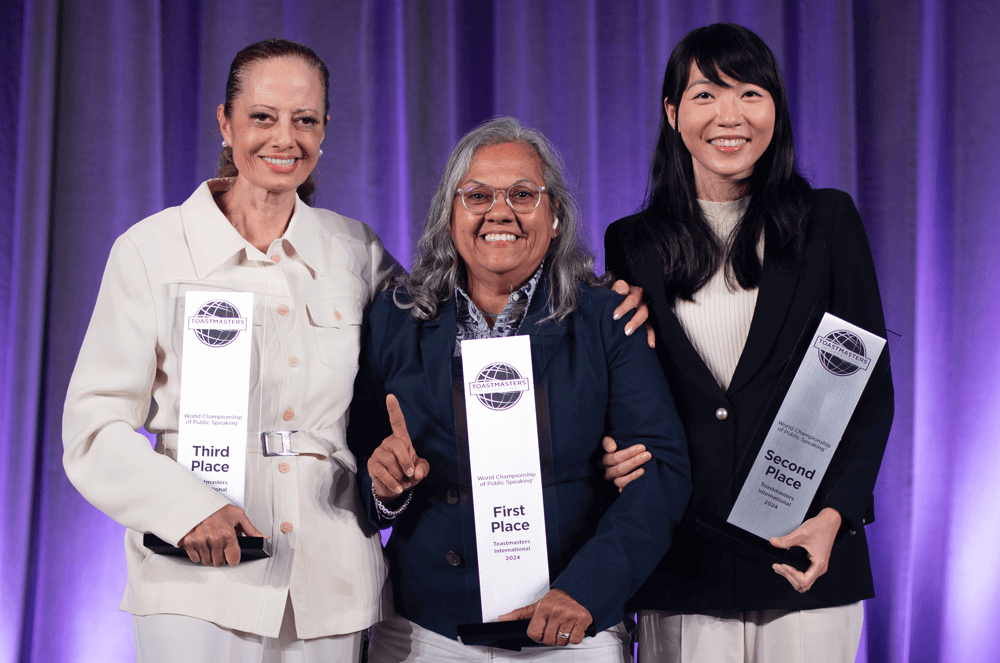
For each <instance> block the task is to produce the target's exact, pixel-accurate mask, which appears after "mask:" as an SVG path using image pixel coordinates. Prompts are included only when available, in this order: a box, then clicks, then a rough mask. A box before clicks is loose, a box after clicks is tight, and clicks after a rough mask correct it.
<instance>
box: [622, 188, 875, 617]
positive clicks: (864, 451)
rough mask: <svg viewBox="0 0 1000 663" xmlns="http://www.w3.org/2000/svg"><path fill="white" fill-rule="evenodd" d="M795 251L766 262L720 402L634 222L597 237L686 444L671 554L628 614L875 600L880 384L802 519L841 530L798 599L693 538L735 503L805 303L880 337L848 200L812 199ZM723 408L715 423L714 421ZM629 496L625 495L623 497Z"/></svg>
mask: <svg viewBox="0 0 1000 663" xmlns="http://www.w3.org/2000/svg"><path fill="white" fill-rule="evenodd" d="M813 196H814V198H813V205H812V210H811V212H810V215H809V219H808V224H807V226H806V240H805V244H804V247H803V250H802V252H801V254H800V255H799V256H798V257H797V259H796V260H795V261H794V263H793V264H791V265H788V266H784V267H777V266H775V265H772V264H770V263H769V262H768V261H766V260H765V263H764V265H763V273H762V276H761V282H760V292H759V293H758V298H757V305H756V308H755V310H754V315H753V321H752V323H751V326H750V332H749V335H748V337H747V341H746V345H745V346H744V349H743V354H742V355H741V356H740V360H739V362H738V364H737V366H736V371H735V373H734V374H733V379H732V382H731V384H730V385H729V388H728V389H727V390H726V391H725V392H723V391H722V389H721V388H720V387H719V385H718V384H717V383H716V382H715V379H714V378H713V377H712V375H711V373H710V372H709V370H708V367H707V366H706V365H705V363H704V362H703V361H702V360H701V358H700V357H699V356H698V353H697V352H696V351H695V349H694V347H693V346H692V345H691V343H690V341H689V340H688V338H687V336H686V335H685V333H684V330H683V329H682V327H681V325H680V322H679V321H678V320H677V317H676V316H675V315H674V313H673V302H672V301H671V300H668V298H667V295H666V291H665V288H664V283H663V276H662V274H663V270H662V263H661V260H660V258H659V256H658V254H657V252H656V250H655V249H653V248H652V247H649V246H642V245H638V244H639V243H640V242H639V241H638V240H637V239H635V237H636V233H635V228H636V223H637V221H638V216H631V217H627V218H624V219H621V220H619V221H616V222H615V223H613V224H611V226H609V227H608V230H607V233H606V234H605V237H604V244H605V253H606V259H607V268H608V270H609V271H611V272H614V274H615V276H616V277H617V278H621V279H625V280H626V281H628V282H629V283H631V284H634V285H638V286H641V287H642V288H643V289H644V290H645V292H646V296H647V297H648V300H649V307H650V317H651V320H652V324H653V326H654V328H655V330H656V334H657V343H656V352H657V355H658V357H659V360H660V364H661V365H662V366H663V370H664V372H665V373H666V375H667V380H668V381H669V383H670V390H671V392H672V393H673V395H674V399H675V401H676V403H677V410H678V413H679V414H680V417H681V421H682V422H683V424H684V430H685V432H686V433H687V438H688V444H689V454H690V457H691V472H692V480H693V483H694V490H693V492H692V495H691V501H690V503H689V505H688V509H687V512H686V513H685V516H684V519H683V520H682V522H681V526H680V528H679V529H678V531H677V533H676V535H675V538H674V543H673V545H672V547H671V549H670V550H669V551H668V553H667V555H666V556H665V557H664V558H663V560H662V562H661V563H660V565H659V566H658V568H657V569H656V571H655V572H654V573H653V575H652V576H650V578H649V579H648V580H647V582H646V583H645V584H644V585H643V587H642V588H641V589H640V590H639V592H638V593H637V595H636V597H635V599H634V604H635V607H636V608H639V609H660V610H674V611H683V612H697V611H702V610H740V611H742V610H763V609H771V608H794V609H806V608H819V607H829V606H835V605H843V604H847V603H852V602H854V601H858V600H860V599H864V598H870V597H872V596H874V588H873V586H872V576H871V566H870V564H869V560H868V542H867V540H866V538H865V532H864V525H865V524H866V523H869V522H871V521H872V519H873V517H874V516H873V514H874V511H873V497H872V491H873V488H874V485H875V478H876V475H877V474H878V469H879V465H880V464H881V461H882V454H883V452H884V451H885V445H886V441H887V439H888V435H889V428H890V426H891V424H892V414H893V390H892V380H891V377H890V376H889V375H886V377H885V378H884V379H883V380H882V382H881V383H880V388H879V389H878V390H877V393H876V394H875V396H874V398H873V399H872V406H871V407H870V408H869V409H868V410H867V416H866V417H865V418H864V421H862V422H860V424H859V425H854V424H853V423H852V426H851V427H850V428H848V430H847V432H845V434H844V438H843V441H842V442H841V444H840V446H839V447H838V449H837V452H836V454H835V455H834V458H833V460H832V462H831V465H830V468H829V470H828V471H827V474H826V476H825V477H824V479H823V481H822V483H821V484H820V486H819V490H818V492H817V494H816V499H815V500H814V501H813V504H812V505H811V507H810V510H809V513H808V515H807V517H812V516H814V515H816V514H817V513H818V512H819V511H820V510H821V509H822V508H824V507H828V506H829V507H833V508H835V509H837V510H838V511H839V512H840V514H841V516H842V517H843V521H844V525H843V527H842V529H841V531H840V533H839V534H838V536H837V539H836V542H835V543H834V546H833V551H832V553H831V556H830V568H829V570H828V571H827V573H826V574H825V575H823V576H822V577H820V578H819V579H818V580H817V581H816V583H815V584H814V585H813V588H812V589H811V590H810V591H809V592H806V593H805V594H799V593H798V592H796V591H795V590H794V589H792V587H791V585H790V584H789V583H788V581H787V580H785V579H784V578H782V577H781V576H779V575H777V574H776V573H775V572H774V571H772V570H771V569H769V568H764V567H761V566H757V565H755V564H753V563H751V562H748V561H745V560H743V559H740V558H737V557H735V556H733V555H731V554H729V553H727V552H725V551H723V550H721V549H719V548H717V547H715V546H712V545H710V544H708V543H707V542H705V541H704V540H703V539H701V538H700V537H699V536H698V535H696V533H695V519H696V518H697V517H698V516H699V515H701V514H715V515H721V514H723V513H726V514H728V511H729V509H730V508H731V507H732V504H733V501H734V498H735V494H732V493H731V492H730V482H731V481H732V478H733V473H734V470H735V467H736V465H737V464H738V463H739V462H740V460H741V459H742V458H743V454H744V452H745V451H746V450H747V447H748V445H749V443H750V439H751V437H752V435H753V433H754V430H755V427H756V426H757V423H758V421H759V420H760V418H761V416H762V414H763V412H764V410H765V409H766V407H767V404H768V399H769V397H770V396H771V394H772V393H773V391H774V389H775V386H776V384H777V382H778V380H779V378H780V377H781V374H782V371H783V370H784V368H785V365H786V364H787V361H788V357H789V355H790V354H791V352H792V349H793V348H794V347H795V344H796V342H797V341H798V339H799V335H800V333H801V332H802V330H803V328H804V326H805V324H806V321H807V319H808V318H809V316H810V314H811V312H812V311H813V308H814V305H815V304H816V302H820V304H821V305H823V306H827V305H831V306H836V307H838V308H839V309H840V310H841V311H844V312H847V313H849V314H851V315H852V316H853V317H854V318H855V319H856V321H857V322H858V323H859V324H860V325H861V326H862V327H865V328H867V329H870V330H871V331H873V332H875V333H878V334H880V335H884V332H885V321H884V318H883V315H882V302H881V299H880V297H879V291H878V283H877V281H876V278H875V266H874V264H873V262H872V258H871V251H870V249H869V246H868V238H867V236H866V235H865V230H864V226H863V225H862V223H861V218H860V216H859V215H858V212H857V210H856V209H855V207H854V202H853V201H852V200H851V197H850V196H849V195H848V194H846V193H844V192H842V191H836V190H833V189H821V190H816V191H814V192H813ZM718 408H725V409H726V410H728V412H729V416H728V418H726V419H725V420H722V421H720V420H719V419H718V418H717V417H716V410H717V409H718ZM627 490H628V489H626V491H627Z"/></svg>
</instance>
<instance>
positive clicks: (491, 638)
mask: <svg viewBox="0 0 1000 663" xmlns="http://www.w3.org/2000/svg"><path fill="white" fill-rule="evenodd" d="M530 623H531V620H530V619H518V620H516V621H513V622H487V623H485V624H459V625H458V637H459V639H460V640H461V641H462V644H463V645H479V646H480V647H496V648H498V649H507V650H509V651H521V648H522V647H540V646H541V645H540V644H539V643H537V642H535V641H534V640H532V639H531V638H529V637H528V624H530Z"/></svg>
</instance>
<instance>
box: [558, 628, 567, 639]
mask: <svg viewBox="0 0 1000 663" xmlns="http://www.w3.org/2000/svg"><path fill="white" fill-rule="evenodd" d="M556 635H558V636H559V637H560V638H565V639H567V640H569V633H563V632H562V631H560V630H558V629H556Z"/></svg>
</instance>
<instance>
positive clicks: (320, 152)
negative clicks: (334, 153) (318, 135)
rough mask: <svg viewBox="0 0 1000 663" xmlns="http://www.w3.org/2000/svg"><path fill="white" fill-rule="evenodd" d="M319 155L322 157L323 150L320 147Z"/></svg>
mask: <svg viewBox="0 0 1000 663" xmlns="http://www.w3.org/2000/svg"><path fill="white" fill-rule="evenodd" d="M319 155H320V156H323V148H322V147H321V148H319Z"/></svg>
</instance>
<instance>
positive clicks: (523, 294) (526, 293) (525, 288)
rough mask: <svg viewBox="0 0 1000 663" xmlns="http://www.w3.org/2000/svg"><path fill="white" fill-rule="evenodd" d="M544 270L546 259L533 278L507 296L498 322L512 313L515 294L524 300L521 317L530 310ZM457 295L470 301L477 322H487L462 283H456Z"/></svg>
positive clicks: (469, 310) (472, 315) (471, 311)
mask: <svg viewBox="0 0 1000 663" xmlns="http://www.w3.org/2000/svg"><path fill="white" fill-rule="evenodd" d="M544 270H545V261H544V260H543V261H542V264H540V265H539V266H538V269H536V270H535V273H534V274H533V275H532V276H531V278H530V279H528V280H527V281H526V282H525V284H524V285H522V286H521V287H520V288H518V289H517V290H516V291H515V292H512V293H511V294H510V296H509V297H507V303H506V304H504V307H503V311H501V312H500V314H499V315H498V316H497V318H496V321H497V322H500V321H501V319H502V318H504V317H506V315H507V314H509V313H510V309H511V308H513V306H514V301H513V300H514V295H515V294H516V295H518V298H519V299H521V300H523V302H524V307H523V309H522V315H521V318H522V319H523V318H524V316H525V315H526V314H527V312H528V307H529V306H531V298H532V296H533V295H534V294H535V289H536V288H537V286H538V281H539V280H540V279H541V278H542V272H543V271H544ZM461 280H464V279H460V281H461ZM455 296H456V298H457V297H459V296H461V297H462V298H463V299H465V301H467V302H468V309H467V311H468V314H469V315H470V316H471V317H472V318H473V320H475V321H477V322H478V321H480V320H482V322H483V324H486V321H485V320H483V314H482V312H481V311H480V310H479V308H478V307H477V306H476V304H475V302H473V301H472V297H470V296H469V295H468V293H467V292H465V290H464V289H463V288H462V286H461V284H456V285H455ZM460 308H462V307H460ZM520 322H521V321H520V320H517V321H515V324H520Z"/></svg>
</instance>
